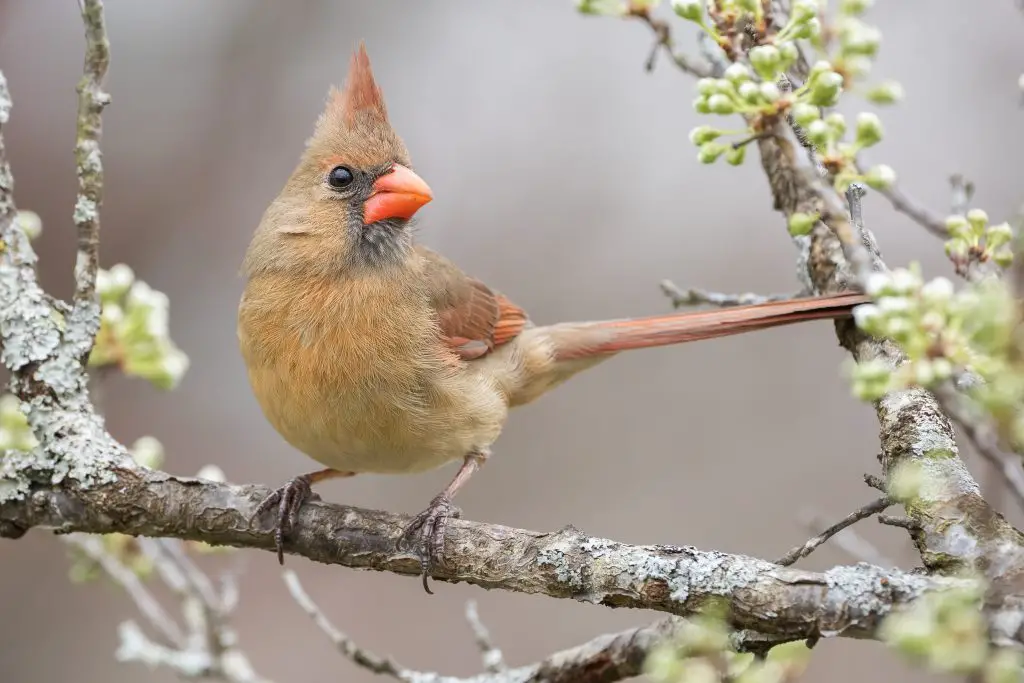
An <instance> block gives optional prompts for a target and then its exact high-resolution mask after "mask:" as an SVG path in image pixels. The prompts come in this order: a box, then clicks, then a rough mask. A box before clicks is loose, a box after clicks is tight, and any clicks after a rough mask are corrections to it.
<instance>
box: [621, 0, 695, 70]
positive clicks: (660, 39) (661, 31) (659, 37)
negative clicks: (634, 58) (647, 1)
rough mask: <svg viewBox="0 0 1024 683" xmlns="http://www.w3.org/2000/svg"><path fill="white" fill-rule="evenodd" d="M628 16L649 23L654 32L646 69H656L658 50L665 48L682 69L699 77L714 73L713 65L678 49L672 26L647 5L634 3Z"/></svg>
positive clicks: (645, 63) (666, 52) (667, 53)
mask: <svg viewBox="0 0 1024 683" xmlns="http://www.w3.org/2000/svg"><path fill="white" fill-rule="evenodd" d="M626 16H628V17H633V18H635V19H639V20H640V21H642V22H644V23H645V24H647V25H648V26H649V27H650V28H651V30H652V31H653V32H654V36H655V42H654V45H653V47H652V48H651V52H650V54H649V55H648V57H647V60H646V61H645V62H644V69H645V70H646V71H653V70H654V63H655V60H656V58H657V56H658V51H659V50H664V52H665V54H666V55H668V57H669V59H671V60H672V62H673V63H674V64H675V65H676V66H677V67H678V68H679V69H681V70H682V71H685V72H686V73H688V74H692V75H694V76H697V77H698V78H703V77H707V76H711V75H712V71H711V67H709V66H707V65H706V64H699V63H697V62H695V61H694V60H693V59H692V58H691V57H688V56H686V55H684V54H683V53H681V52H677V51H676V49H675V42H674V41H673V39H672V27H671V26H670V25H669V24H668V22H666V21H662V20H661V19H655V18H654V17H653V16H651V12H650V10H649V9H648V8H647V7H641V6H636V5H633V6H631V7H630V8H629V11H628V12H627V13H626Z"/></svg>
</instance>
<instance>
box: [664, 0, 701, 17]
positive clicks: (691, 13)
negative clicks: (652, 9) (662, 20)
mask: <svg viewBox="0 0 1024 683" xmlns="http://www.w3.org/2000/svg"><path fill="white" fill-rule="evenodd" d="M672 11H673V12H675V13H676V15H677V16H680V17H682V18H683V19H687V20H689V21H702V20H703V19H704V8H703V7H702V6H701V3H700V1H699V0H672Z"/></svg>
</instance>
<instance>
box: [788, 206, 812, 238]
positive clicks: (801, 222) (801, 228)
mask: <svg viewBox="0 0 1024 683" xmlns="http://www.w3.org/2000/svg"><path fill="white" fill-rule="evenodd" d="M817 222H818V214H816V213H800V212H796V213H794V214H792V215H790V217H789V234H790V235H792V236H793V237H799V236H800V235H808V234H810V232H811V230H813V229H814V226H815V224H816V223H817Z"/></svg>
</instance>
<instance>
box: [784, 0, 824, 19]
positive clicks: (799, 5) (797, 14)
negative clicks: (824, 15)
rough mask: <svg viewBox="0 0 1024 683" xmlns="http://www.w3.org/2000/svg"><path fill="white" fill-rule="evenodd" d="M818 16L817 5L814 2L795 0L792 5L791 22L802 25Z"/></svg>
mask: <svg viewBox="0 0 1024 683" xmlns="http://www.w3.org/2000/svg"><path fill="white" fill-rule="evenodd" d="M817 15H818V3H817V2H815V1H814V0H797V1H796V2H794V3H793V11H792V12H791V16H792V20H793V21H794V22H797V23H803V22H806V21H808V20H809V19H812V18H814V17H816V16H817Z"/></svg>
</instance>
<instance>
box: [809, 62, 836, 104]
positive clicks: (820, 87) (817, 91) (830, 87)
mask: <svg viewBox="0 0 1024 683" xmlns="http://www.w3.org/2000/svg"><path fill="white" fill-rule="evenodd" d="M842 91H843V77H842V76H840V75H839V74H837V73H836V72H835V71H829V72H826V73H824V74H822V75H821V76H819V77H818V78H816V79H815V80H814V84H813V85H812V86H811V97H810V101H811V104H815V105H817V106H819V107H831V106H833V105H835V103H836V101H837V100H838V99H839V93H841V92H842Z"/></svg>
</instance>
